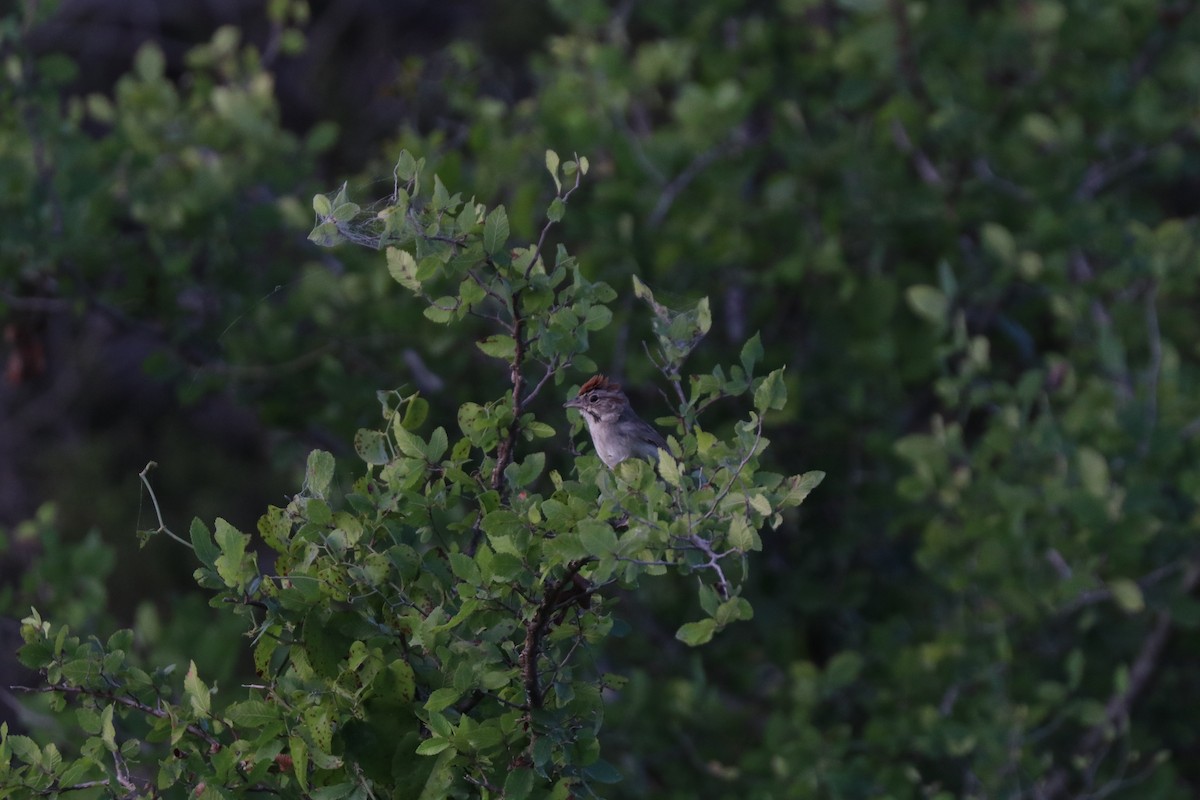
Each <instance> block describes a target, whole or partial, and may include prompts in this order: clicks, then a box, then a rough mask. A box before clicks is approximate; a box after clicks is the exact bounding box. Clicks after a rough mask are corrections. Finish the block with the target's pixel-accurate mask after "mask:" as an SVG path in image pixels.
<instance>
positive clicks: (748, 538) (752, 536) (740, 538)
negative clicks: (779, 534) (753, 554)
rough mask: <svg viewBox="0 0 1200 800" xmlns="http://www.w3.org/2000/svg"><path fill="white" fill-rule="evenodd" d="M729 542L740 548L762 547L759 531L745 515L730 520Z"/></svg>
mask: <svg viewBox="0 0 1200 800" xmlns="http://www.w3.org/2000/svg"><path fill="white" fill-rule="evenodd" d="M729 544H730V546H731V547H734V548H737V549H738V550H761V549H762V540H761V539H760V538H759V536H758V532H757V531H755V530H754V527H753V526H752V525H751V524H750V521H749V520H747V519H746V518H745V517H734V518H733V519H732V520H730V521H729Z"/></svg>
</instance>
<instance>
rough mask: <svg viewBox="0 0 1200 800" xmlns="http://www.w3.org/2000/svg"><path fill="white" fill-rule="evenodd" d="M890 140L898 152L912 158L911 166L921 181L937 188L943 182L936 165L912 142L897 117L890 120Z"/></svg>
mask: <svg viewBox="0 0 1200 800" xmlns="http://www.w3.org/2000/svg"><path fill="white" fill-rule="evenodd" d="M892 140H893V141H895V142H896V146H897V147H899V148H900V152H902V153H904V154H905V155H907V156H909V157H910V158H911V159H912V162H913V167H914V168H915V169H916V170H917V175H918V176H920V178H921V181H922V182H923V183H925V184H926V185H927V186H935V187H938V188H940V187H942V186H943V185H944V184H945V181H944V180H942V175H941V173H939V172H938V171H937V167H935V166H934V165H933V162H932V161H930V160H929V156H927V155H925V151H923V150H922V149H921V148H919V147H917V146H916V145H915V144H913V141H912V139H911V138H909V135H908V130H907V129H906V128H905V127H904V123H903V122H901V121H900V120H898V119H894V120H892Z"/></svg>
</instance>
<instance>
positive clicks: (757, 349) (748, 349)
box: [741, 333, 763, 378]
mask: <svg viewBox="0 0 1200 800" xmlns="http://www.w3.org/2000/svg"><path fill="white" fill-rule="evenodd" d="M762 358H763V346H762V340H761V339H760V338H759V335H758V334H757V333H755V334H754V335H753V336H751V337H750V338H749V339H748V340H747V341H746V343H745V344H744V345H742V357H741V361H742V369H744V370H745V371H746V377H747V378H749V377H750V376H752V375H753V374H754V365H755V364H757V363H758V362H760V361H762Z"/></svg>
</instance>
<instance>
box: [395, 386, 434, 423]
mask: <svg viewBox="0 0 1200 800" xmlns="http://www.w3.org/2000/svg"><path fill="white" fill-rule="evenodd" d="M428 416H429V401H427V400H426V399H425V398H424V397H421V396H420V395H415V394H414V395H413V396H412V397H410V398H408V405H407V406H406V407H405V409H404V420H403V421H402V422H401V423H400V424H401V425H403V426H404V429H405V430H409V431H415V430H416V429H417V428H419V427H421V423H422V422H424V421H425V418H426V417H428Z"/></svg>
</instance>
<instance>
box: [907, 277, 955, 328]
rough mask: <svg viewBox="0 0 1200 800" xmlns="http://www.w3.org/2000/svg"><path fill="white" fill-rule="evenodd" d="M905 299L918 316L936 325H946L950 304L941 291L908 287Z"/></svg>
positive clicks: (928, 287) (918, 286) (919, 286)
mask: <svg viewBox="0 0 1200 800" xmlns="http://www.w3.org/2000/svg"><path fill="white" fill-rule="evenodd" d="M904 297H905V299H906V300H907V301H908V306H909V308H911V309H912V310H913V311H914V312H915V313H916V314H917V316H919V317H921V318H923V319H925V320H927V321H929V322H932V323H933V324H935V325H941V324H943V323H945V321H946V312H947V311H948V310H949V307H950V303H949V301H948V300H947V299H946V295H944V294H942V291H941V290H940V289H937V288H934V287H933V286H926V285H924V284H919V285H917V286H910V287H908V291H906V292H905V293H904Z"/></svg>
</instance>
